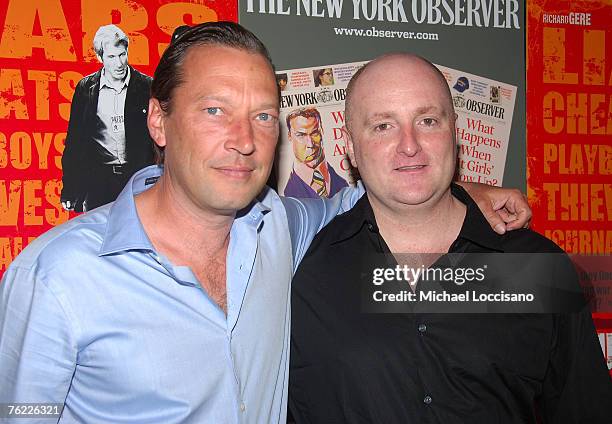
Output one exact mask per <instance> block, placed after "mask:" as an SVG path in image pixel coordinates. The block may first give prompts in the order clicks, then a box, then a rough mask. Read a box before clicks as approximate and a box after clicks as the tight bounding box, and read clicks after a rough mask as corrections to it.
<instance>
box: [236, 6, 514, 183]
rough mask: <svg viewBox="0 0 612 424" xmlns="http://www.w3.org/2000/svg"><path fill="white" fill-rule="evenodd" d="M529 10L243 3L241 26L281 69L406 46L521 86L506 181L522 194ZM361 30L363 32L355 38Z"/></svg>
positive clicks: (342, 60)
mask: <svg viewBox="0 0 612 424" xmlns="http://www.w3.org/2000/svg"><path fill="white" fill-rule="evenodd" d="M476 6H478V7H477V8H476ZM468 8H469V9H468ZM472 8H474V10H472ZM524 14H525V3H524V1H523V0H486V1H485V0H483V1H480V2H474V1H468V0H441V1H434V0H239V21H240V23H241V24H243V25H244V26H246V27H247V28H249V29H250V30H252V31H253V32H255V33H256V34H257V35H258V36H259V37H260V38H261V40H262V41H263V42H264V44H265V45H266V46H267V47H268V49H269V50H270V54H271V55H272V59H273V61H274V63H275V65H276V68H277V69H278V70H285V69H293V68H306V67H312V66H318V65H331V64H338V63H347V62H359V61H365V60H371V59H373V58H375V57H376V56H378V55H380V54H383V53H387V52H395V51H406V52H411V53H416V54H419V55H422V56H424V57H425V58H427V59H429V60H430V61H432V62H434V63H437V64H440V65H444V66H447V67H450V68H454V69H457V70H461V71H464V72H467V73H471V74H475V75H478V76H482V77H485V78H489V79H493V80H497V81H500V82H504V83H507V84H511V85H514V86H516V87H517V99H516V105H515V110H514V119H513V122H512V128H511V133H510V142H509V146H508V153H507V162H506V167H505V172H504V179H503V185H504V186H506V187H516V188H519V189H521V190H522V191H524V190H525V178H526V177H525V173H526V172H525V97H524V96H523V95H522V93H524V90H525V28H524ZM368 30H370V31H369V32H367V31H368ZM359 31H361V32H362V35H356V34H358V33H359ZM385 31H393V32H394V33H393V34H390V33H387V34H385ZM366 32H367V34H370V33H371V34H372V35H371V36H366ZM397 32H401V37H402V38H398V34H397ZM347 33H352V35H347ZM403 37H411V38H403Z"/></svg>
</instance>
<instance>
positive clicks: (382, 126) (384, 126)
mask: <svg viewBox="0 0 612 424" xmlns="http://www.w3.org/2000/svg"><path fill="white" fill-rule="evenodd" d="M389 128H391V125H390V124H387V123H384V124H378V125H376V127H374V130H375V131H386V130H388V129H389Z"/></svg>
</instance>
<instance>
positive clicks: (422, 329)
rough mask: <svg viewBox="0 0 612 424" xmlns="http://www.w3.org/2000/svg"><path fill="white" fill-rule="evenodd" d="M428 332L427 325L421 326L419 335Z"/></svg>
mask: <svg viewBox="0 0 612 424" xmlns="http://www.w3.org/2000/svg"><path fill="white" fill-rule="evenodd" d="M426 331H427V326H426V325H425V324H419V333H424V332H426Z"/></svg>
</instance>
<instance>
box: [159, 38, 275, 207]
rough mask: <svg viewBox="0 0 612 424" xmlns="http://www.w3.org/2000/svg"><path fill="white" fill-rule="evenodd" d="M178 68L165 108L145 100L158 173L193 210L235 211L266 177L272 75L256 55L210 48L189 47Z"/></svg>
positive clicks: (270, 139) (270, 138)
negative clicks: (158, 153) (161, 155)
mask: <svg viewBox="0 0 612 424" xmlns="http://www.w3.org/2000/svg"><path fill="white" fill-rule="evenodd" d="M211 57H213V58H214V60H210V58H211ZM181 70H182V78H181V80H182V83H181V84H180V85H179V86H178V87H177V88H176V89H175V90H174V92H173V93H172V107H171V109H170V112H169V113H165V112H162V111H161V109H160V107H159V103H158V102H157V100H156V99H152V100H151V103H150V109H151V111H150V114H149V129H150V131H151V136H152V137H153V139H154V140H155V142H156V143H157V144H158V145H159V146H165V162H164V163H165V171H164V178H166V179H169V181H170V183H169V184H170V187H171V189H172V190H174V191H175V193H177V197H180V198H182V199H183V200H185V201H186V202H189V203H190V204H192V205H195V207H196V208H197V209H198V210H207V211H212V212H213V213H216V214H224V215H230V214H235V212H236V211H237V210H239V209H242V208H244V207H246V206H247V205H248V204H249V203H250V202H251V201H252V200H253V199H254V198H255V196H257V194H258V193H259V192H260V191H261V190H262V188H263V187H264V185H265V183H266V180H267V179H268V176H269V175H270V170H271V167H272V160H273V157H274V149H275V147H276V142H277V139H278V131H279V129H278V128H279V127H278V108H279V104H278V91H277V86H276V80H275V77H274V73H273V72H272V68H271V67H270V65H269V64H268V62H267V61H266V59H264V58H263V57H262V56H260V55H258V54H252V53H248V52H245V51H242V50H238V49H234V48H228V47H221V46H214V45H205V46H196V47H191V48H190V49H189V51H188V52H187V55H186V57H185V59H184V62H183V64H182V65H181Z"/></svg>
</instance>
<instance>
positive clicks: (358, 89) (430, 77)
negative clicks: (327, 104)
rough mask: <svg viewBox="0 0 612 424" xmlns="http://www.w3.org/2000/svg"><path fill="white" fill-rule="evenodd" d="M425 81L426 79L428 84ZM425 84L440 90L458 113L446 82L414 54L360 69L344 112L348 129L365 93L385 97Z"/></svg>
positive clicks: (395, 56) (380, 59)
mask: <svg viewBox="0 0 612 424" xmlns="http://www.w3.org/2000/svg"><path fill="white" fill-rule="evenodd" d="M423 77H426V81H424V80H423ZM424 82H426V83H427V84H428V85H429V86H430V87H431V88H432V89H435V90H440V94H441V95H442V98H444V99H445V101H446V103H445V105H444V106H445V107H448V108H449V110H453V111H454V108H453V100H452V97H451V93H450V90H449V88H448V84H447V82H446V78H444V75H443V74H442V72H440V70H439V69H438V68H437V67H436V66H435V65H434V64H433V63H431V62H429V61H428V60H426V59H424V58H422V57H420V56H417V55H414V54H410V53H390V54H385V55H382V56H379V57H377V58H376V59H374V60H372V61H371V62H369V63H367V64H366V65H365V66H363V67H362V68H361V69H359V70H358V71H357V72H356V73H355V75H353V78H351V80H350V82H349V84H348V86H347V88H346V100H345V106H344V109H345V117H346V126H347V128H348V129H349V130H350V128H351V122H350V121H351V119H352V118H353V115H354V109H355V105H356V104H358V103H359V102H360V101H361V99H362V98H363V94H364V93H367V92H372V91H376V92H378V93H380V94H381V95H383V96H384V95H386V94H387V93H391V92H394V91H395V90H397V89H399V88H401V87H402V86H403V85H410V84H423V83H424Z"/></svg>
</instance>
